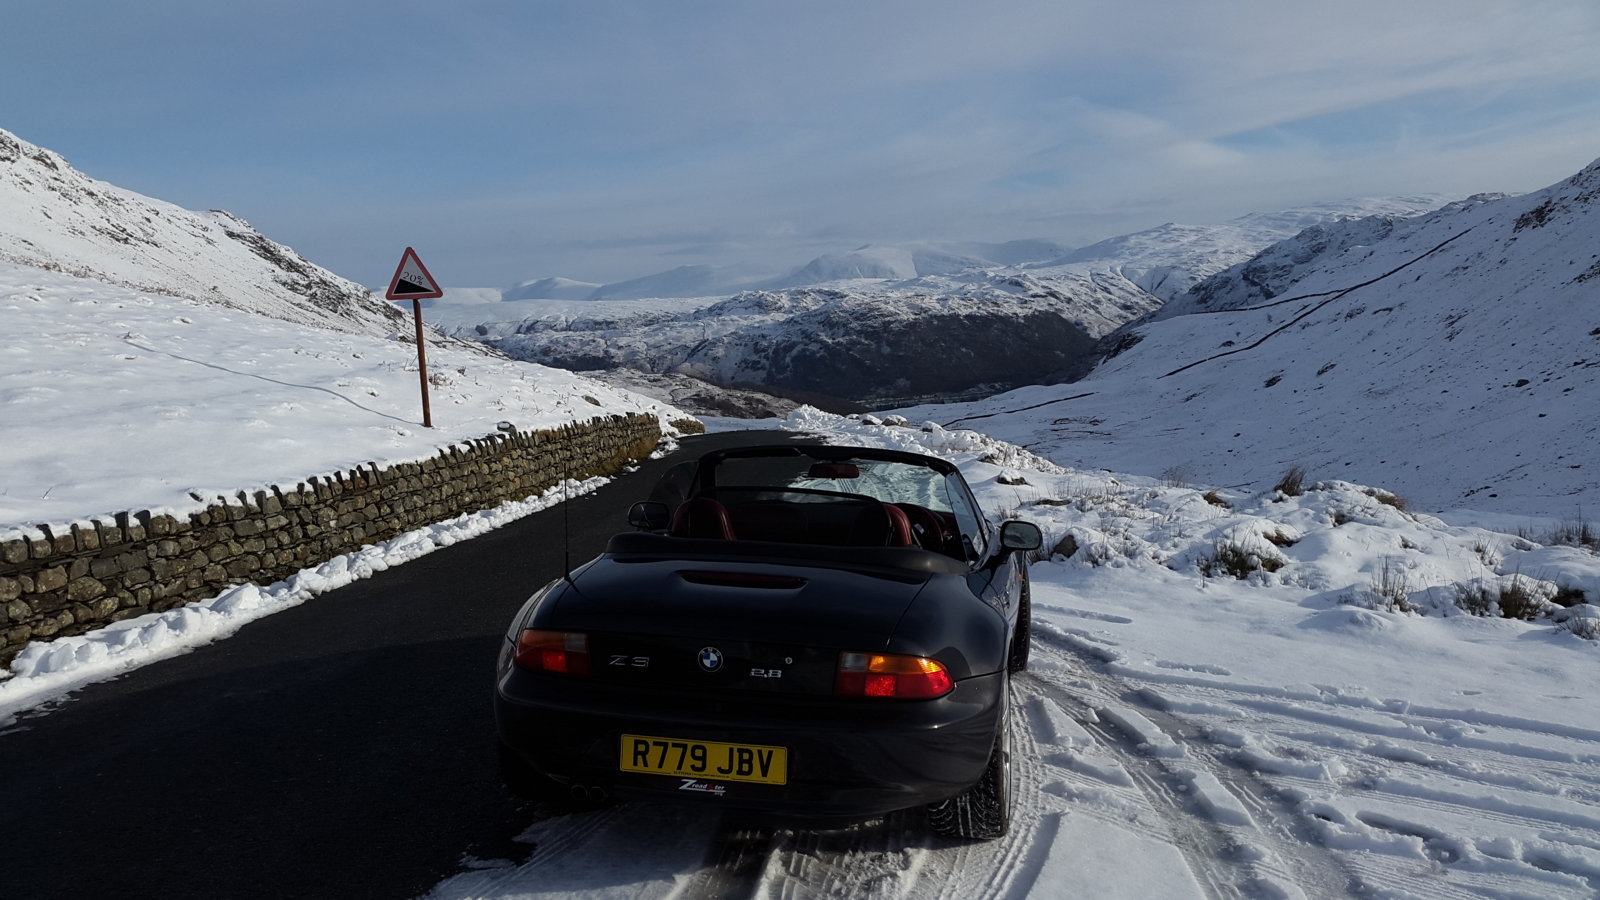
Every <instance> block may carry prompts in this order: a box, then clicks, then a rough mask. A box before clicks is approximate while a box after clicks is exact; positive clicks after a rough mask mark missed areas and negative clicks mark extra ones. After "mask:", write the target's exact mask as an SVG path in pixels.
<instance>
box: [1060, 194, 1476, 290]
mask: <svg viewBox="0 0 1600 900" xmlns="http://www.w3.org/2000/svg"><path fill="white" fill-rule="evenodd" d="M1444 202H1445V199H1444V198H1442V197H1435V196H1416V197H1395V198H1382V199H1360V200H1345V201H1341V202H1337V203H1325V204H1318V205H1313V206H1303V207H1296V208H1294V209H1288V210H1284V211H1282V212H1277V213H1251V214H1249V215H1246V216H1241V217H1239V218H1237V219H1234V220H1233V221H1231V222H1227V223H1225V224H1222V225H1177V224H1172V223H1168V224H1166V225H1161V226H1158V227H1156V228H1150V229H1147V230H1145V231H1137V232H1134V233H1133V234H1125V235H1121V236H1120V237H1114V238H1111V239H1109V240H1104V241H1101V242H1099V243H1097V244H1091V245H1089V246H1087V247H1083V248H1080V249H1078V250H1075V251H1072V252H1071V253H1068V254H1066V255H1065V256H1062V257H1060V258H1059V259H1054V260H1051V261H1049V262H1045V263H1040V264H1038V265H1036V266H1033V267H1030V268H1041V269H1055V268H1068V269H1071V270H1075V271H1086V272H1112V273H1116V274H1118V275H1121V276H1122V277H1124V278H1126V279H1128V280H1129V281H1131V282H1133V283H1134V284H1137V285H1138V286H1139V287H1141V288H1143V289H1144V290H1146V291H1149V292H1150V293H1152V294H1154V295H1156V296H1157V297H1160V298H1161V299H1162V300H1163V301H1169V302H1170V301H1172V300H1174V299H1175V298H1178V297H1181V296H1182V295H1183V294H1184V293H1186V292H1187V291H1188V290H1189V289H1190V288H1191V287H1193V286H1194V285H1195V284H1196V283H1198V282H1199V281H1201V280H1202V279H1205V278H1206V277H1208V276H1211V275H1214V274H1216V273H1217V272H1220V271H1222V270H1223V269H1226V268H1228V267H1230V266H1234V265H1237V264H1239V263H1243V262H1245V261H1246V260H1248V259H1250V258H1251V257H1253V256H1254V255H1255V254H1256V253H1258V252H1260V251H1261V250H1262V248H1264V247H1266V246H1267V245H1269V244H1272V243H1274V242H1276V241H1281V240H1283V239H1285V238H1288V237H1291V236H1293V235H1295V234H1297V233H1298V232H1300V231H1302V230H1304V229H1307V228H1313V227H1317V226H1326V225H1332V224H1334V223H1338V222H1342V221H1346V220H1348V219H1351V218H1366V217H1369V216H1389V217H1392V218H1403V217H1407V216H1416V215H1420V214H1422V213H1425V212H1427V211H1429V210H1432V209H1436V208H1438V207H1439V206H1441V205H1443V204H1444Z"/></svg>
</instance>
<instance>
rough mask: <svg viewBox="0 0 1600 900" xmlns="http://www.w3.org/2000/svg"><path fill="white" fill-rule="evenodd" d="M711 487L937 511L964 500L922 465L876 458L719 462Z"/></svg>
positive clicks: (956, 506) (962, 503) (954, 507)
mask: <svg viewBox="0 0 1600 900" xmlns="http://www.w3.org/2000/svg"><path fill="white" fill-rule="evenodd" d="M713 483H714V484H715V485H716V487H717V490H718V491H719V492H720V491H722V490H724V489H726V488H757V487H762V488H778V489H782V488H798V489H801V490H811V491H827V492H830V493H838V494H850V495H853V496H857V497H871V498H872V499H874V500H878V501H881V502H884V503H914V504H916V505H918V506H926V507H928V508H929V509H932V510H936V511H938V512H950V513H953V512H957V511H958V510H959V511H961V512H965V511H966V510H965V507H966V503H965V498H964V497H963V498H959V499H958V498H955V497H952V496H951V492H950V485H949V483H948V482H947V480H946V479H945V476H944V475H942V474H940V473H939V472H935V471H934V470H932V469H930V468H928V467H927V466H918V465H910V464H907V463H902V462H894V461H890V460H881V459H847V460H835V461H829V462H826V463H818V462H816V461H814V460H811V459H809V458H806V457H792V456H791V457H744V458H739V457H735V458H730V459H724V460H722V461H721V463H720V464H719V465H718V466H717V469H716V472H715V473H714V475H713Z"/></svg>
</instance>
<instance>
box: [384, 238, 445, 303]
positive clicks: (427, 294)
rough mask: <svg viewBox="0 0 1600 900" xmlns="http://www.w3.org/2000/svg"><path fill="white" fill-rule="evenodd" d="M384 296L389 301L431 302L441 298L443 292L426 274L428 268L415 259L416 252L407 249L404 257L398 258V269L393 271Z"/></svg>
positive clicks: (437, 283) (430, 276) (431, 277)
mask: <svg viewBox="0 0 1600 900" xmlns="http://www.w3.org/2000/svg"><path fill="white" fill-rule="evenodd" d="M384 296H385V297H387V298H388V299H390V300H431V299H433V298H435V297H443V296H444V291H442V290H440V289H439V282H437V281H434V280H433V276H432V275H429V274H428V267H427V266H425V265H423V264H422V260H421V259H419V258H418V257H417V251H415V250H413V249H411V248H410V247H407V248H406V252H405V255H404V256H402V257H400V266H399V268H397V269H395V270H394V278H393V279H392V280H391V281H390V282H389V291H388V293H386V294H384Z"/></svg>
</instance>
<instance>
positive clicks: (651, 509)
mask: <svg viewBox="0 0 1600 900" xmlns="http://www.w3.org/2000/svg"><path fill="white" fill-rule="evenodd" d="M671 519H672V511H671V510H670V509H669V508H668V507H667V505H666V504H665V503H657V502H656V501H654V500H644V501H641V502H639V503H635V504H634V505H633V506H632V507H631V508H629V510H628V524H629V525H632V526H633V527H635V528H638V529H641V530H643V531H666V530H667V524H668V523H669V522H670V521H671Z"/></svg>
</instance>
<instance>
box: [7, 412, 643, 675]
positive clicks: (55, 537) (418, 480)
mask: <svg viewBox="0 0 1600 900" xmlns="http://www.w3.org/2000/svg"><path fill="white" fill-rule="evenodd" d="M660 440H661V427H660V424H659V422H658V421H657V420H656V419H655V418H654V417H653V416H647V415H628V416H611V417H606V418H597V419H593V420H591V421H589V422H585V423H579V424H574V425H569V426H566V427H562V428H558V429H554V430H544V431H530V432H522V431H511V432H507V433H501V434H494V435H490V436H487V437H484V438H480V439H477V440H473V441H469V442H466V443H464V444H456V445H454V446H451V447H449V448H447V449H445V450H442V451H440V453H439V454H438V455H437V456H434V457H432V458H431V459H427V460H423V461H422V462H418V463H403V464H400V465H393V466H389V467H386V468H379V467H378V466H377V465H376V464H369V465H366V466H363V467H361V468H356V469H351V470H350V471H348V472H340V473H335V474H333V475H331V476H325V477H314V478H308V479H306V480H305V481H304V482H301V483H299V484H297V485H296V486H295V487H294V488H292V489H288V490H285V489H283V488H280V487H277V486H273V487H272V488H270V489H269V490H263V491H255V492H251V493H246V492H240V493H239V494H237V495H236V496H235V497H233V498H231V499H229V498H219V499H218V502H217V503H214V504H212V505H210V506H207V507H206V508H205V509H202V510H200V511H199V512H195V513H190V514H189V515H188V516H187V517H186V518H179V517H175V516H171V515H160V514H152V513H151V512H150V511H148V510H146V511H142V512H125V513H118V514H116V515H114V516H111V517H109V518H108V520H107V521H95V522H93V523H92V524H90V525H71V526H66V527H55V526H49V525H40V526H39V527H38V531H39V532H40V533H41V535H42V536H40V537H28V538H19V539H16V540H8V541H3V542H0V666H4V665H7V664H9V663H10V661H11V660H12V659H13V658H14V657H15V656H16V655H17V654H18V653H19V652H21V650H22V648H23V647H24V646H25V645H26V644H27V643H28V642H29V641H31V640H48V639H50V638H54V637H61V636H65V635H71V634H81V633H83V632H85V631H88V630H90V629H92V628H97V627H100V626H103V625H106V624H109V623H111V622H117V621H121V620H123V619H128V618H133V617H134V616H140V615H144V614H146V613H151V612H160V611H162V610H167V609H172V608H173V607H177V606H182V605H183V604H185V603H190V602H192V601H195V600H204V599H207V598H209V597H214V596H216V595H217V594H219V593H221V592H222V591H223V590H224V589H225V588H226V587H228V586H229V585H234V584H244V583H247V582H255V583H258V584H270V583H272V582H274V581H279V580H281V579H283V578H287V577H288V576H290V575H293V574H294V573H295V572H297V571H299V570H300V569H304V568H308V567H311V566H315V565H318V564H319V563H321V562H324V561H326V560H328V559H331V558H333V557H335V556H338V555H340V554H343V553H349V552H351V551H354V550H359V549H361V547H363V546H365V545H367V544H372V543H376V542H378V541H383V540H387V539H389V538H392V537H395V536H396V535H399V534H403V533H405V532H407V531H412V530H414V529H417V528H421V527H424V526H426V525H430V524H433V523H435V522H441V521H444V520H447V519H451V518H454V517H456V516H459V515H463V514H466V513H470V512H475V511H477V510H481V509H488V508H490V507H493V506H497V505H499V504H500V503H503V502H505V501H507V500H517V499H523V498H526V497H530V496H533V495H535V494H538V493H541V492H542V491H544V490H546V489H548V488H550V487H552V486H554V485H556V484H558V483H560V481H561V480H562V479H564V478H569V477H571V478H587V477H591V476H594V475H612V474H615V473H617V472H619V471H621V470H622V468H623V467H624V466H626V465H628V464H629V463H630V462H632V461H634V460H637V459H642V458H644V457H646V456H648V455H649V454H650V453H651V452H652V451H654V450H655V448H656V445H657V444H658V443H659V442H660Z"/></svg>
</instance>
